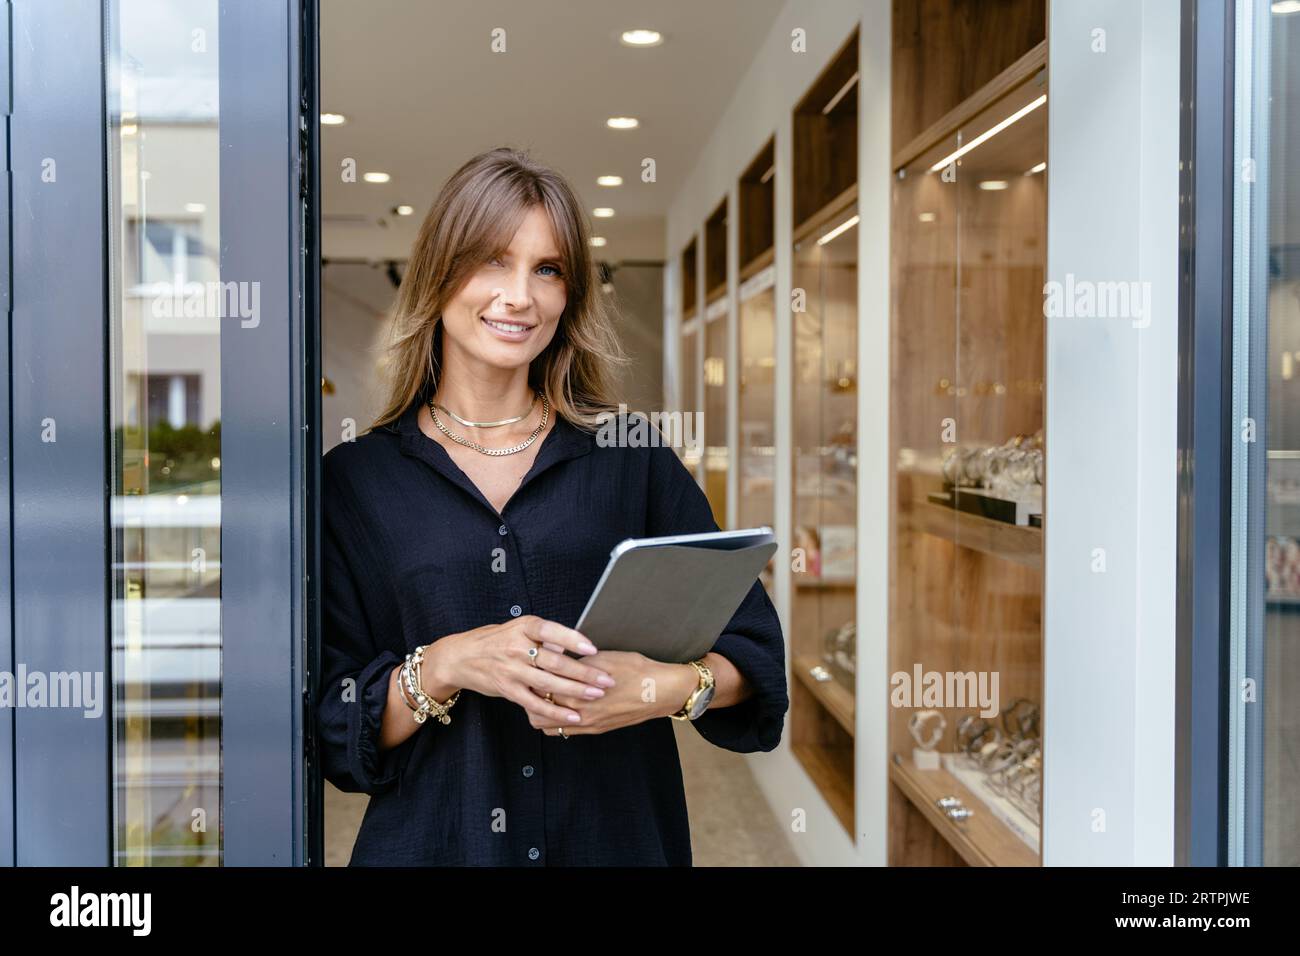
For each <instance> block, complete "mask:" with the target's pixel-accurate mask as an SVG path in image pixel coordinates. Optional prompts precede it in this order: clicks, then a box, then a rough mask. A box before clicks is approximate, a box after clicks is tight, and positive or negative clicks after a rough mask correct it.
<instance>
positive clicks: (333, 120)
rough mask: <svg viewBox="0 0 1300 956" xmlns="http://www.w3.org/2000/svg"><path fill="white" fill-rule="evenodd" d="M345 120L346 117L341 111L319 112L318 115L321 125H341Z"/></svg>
mask: <svg viewBox="0 0 1300 956" xmlns="http://www.w3.org/2000/svg"><path fill="white" fill-rule="evenodd" d="M347 121H348V120H347V117H346V116H344V115H343V114H342V113H321V115H320V124H321V126H342V125H343V124H344V123H346V122H347Z"/></svg>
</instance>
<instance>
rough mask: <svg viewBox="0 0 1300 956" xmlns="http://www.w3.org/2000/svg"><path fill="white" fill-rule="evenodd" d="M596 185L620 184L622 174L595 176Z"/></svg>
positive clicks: (621, 183)
mask: <svg viewBox="0 0 1300 956" xmlns="http://www.w3.org/2000/svg"><path fill="white" fill-rule="evenodd" d="M596 185H597V186H622V185H623V177H622V176H597V177H596Z"/></svg>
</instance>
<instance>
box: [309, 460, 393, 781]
mask: <svg viewBox="0 0 1300 956" xmlns="http://www.w3.org/2000/svg"><path fill="white" fill-rule="evenodd" d="M330 459H331V456H330V455H326V456H325V464H324V466H323V468H322V472H323V481H322V485H323V512H324V521H323V527H322V534H321V592H322V615H321V617H322V620H321V631H322V634H321V682H320V698H319V700H318V701H317V707H316V721H317V728H318V731H319V736H320V761H321V770H322V773H323V774H324V776H325V779H326V780H328V781H329V782H330V783H332V784H334V786H336V787H338V788H339V789H340V790H344V791H347V792H349V793H356V792H361V793H369V794H375V793H379V792H381V791H383V790H387V789H388V788H390V787H392V786H393V785H394V784H395V783H396V782H397V781H398V779H399V777H400V775H401V770H402V768H403V766H404V765H405V762H406V759H407V757H408V756H409V752H410V749H411V747H412V746H414V741H415V740H416V737H417V736H418V735H412V736H411V737H408V738H407V739H406V740H404V741H403V742H402V743H401V744H399V745H398V746H397V747H393V748H390V749H388V750H380V748H379V736H380V727H381V725H382V723H383V716H384V709H385V708H386V707H387V704H388V679H389V675H390V674H391V673H392V670H393V668H394V667H396V666H397V665H399V664H400V663H402V658H401V657H399V656H398V654H397V653H396V652H394V651H392V650H390V649H386V648H382V649H381V648H380V647H378V646H377V645H376V643H375V640H374V637H373V632H372V630H371V627H370V623H369V620H368V618H367V615H366V612H365V606H364V604H363V602H362V600H361V594H362V588H363V587H365V586H366V585H367V583H368V582H367V581H366V579H365V577H364V575H360V574H358V573H357V571H356V569H357V567H358V565H359V563H358V562H357V561H356V560H355V555H356V547H357V535H359V534H361V533H363V531H364V526H363V525H362V524H361V523H360V522H359V521H358V520H357V517H356V512H355V510H354V509H353V507H352V506H351V504H350V502H349V500H348V498H347V495H346V491H345V490H343V489H341V488H340V486H339V483H338V482H337V481H336V480H335V479H334V477H333V475H332V467H331V460H330Z"/></svg>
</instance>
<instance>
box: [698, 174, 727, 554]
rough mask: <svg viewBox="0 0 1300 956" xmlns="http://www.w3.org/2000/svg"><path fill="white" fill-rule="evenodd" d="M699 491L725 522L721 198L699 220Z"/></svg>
mask: <svg viewBox="0 0 1300 956" xmlns="http://www.w3.org/2000/svg"><path fill="white" fill-rule="evenodd" d="M704 287H705V289H707V290H708V291H707V292H706V293H705V296H704V302H705V306H704V493H705V494H706V495H707V496H708V499H709V506H710V507H711V508H712V509H713V520H714V521H716V522H717V523H718V527H719V528H724V529H725V528H726V527H727V468H728V465H729V460H730V449H729V447H728V445H727V318H728V309H727V201H726V200H725V199H724V200H723V201H722V202H721V203H719V204H718V207H717V208H716V209H715V210H714V211H713V212H712V213H711V214H710V215H709V218H708V219H707V220H705V223H704Z"/></svg>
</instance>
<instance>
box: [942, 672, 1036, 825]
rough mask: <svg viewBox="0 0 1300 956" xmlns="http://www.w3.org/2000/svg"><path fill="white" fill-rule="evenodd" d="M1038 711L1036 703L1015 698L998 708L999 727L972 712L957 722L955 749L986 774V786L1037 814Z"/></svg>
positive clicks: (1027, 812) (1026, 811)
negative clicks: (987, 782)
mask: <svg viewBox="0 0 1300 956" xmlns="http://www.w3.org/2000/svg"><path fill="white" fill-rule="evenodd" d="M1038 713H1039V712H1038V707H1037V706H1036V705H1034V704H1033V703H1031V702H1030V701H1027V700H1025V699H1024V698H1019V699H1017V700H1015V701H1014V702H1012V704H1011V706H1010V707H1008V708H1007V709H1006V710H1004V711H1003V712H1002V728H1001V729H999V728H998V727H995V726H994V725H993V724H991V723H990V722H989V721H987V720H984V719H982V718H980V717H976V716H975V715H973V714H972V715H969V716H966V717H963V718H962V719H961V720H960V721H959V722H958V724H957V749H958V750H960V751H963V752H964V753H965V754H966V756H967V757H969V758H970V759H971V760H972V761H973V762H974V763H975V765H976V766H978V767H980V769H982V770H983V771H984V772H985V773H987V774H988V775H989V786H991V787H992V788H993V789H994V790H995V791H997V792H998V793H1000V794H1002V795H1003V796H1005V797H1006V798H1008V799H1009V800H1010V801H1011V802H1012V803H1014V804H1016V805H1017V806H1018V807H1019V808H1020V809H1021V810H1022V811H1024V812H1025V813H1026V814H1028V815H1029V816H1031V817H1037V816H1038V812H1039V807H1040V804H1041V801H1042V789H1041V788H1042V782H1043V777H1042V763H1043V747H1042V740H1041V738H1040V737H1039V736H1038ZM1004 730H1005V733H1004V732H1003V731H1004Z"/></svg>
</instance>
